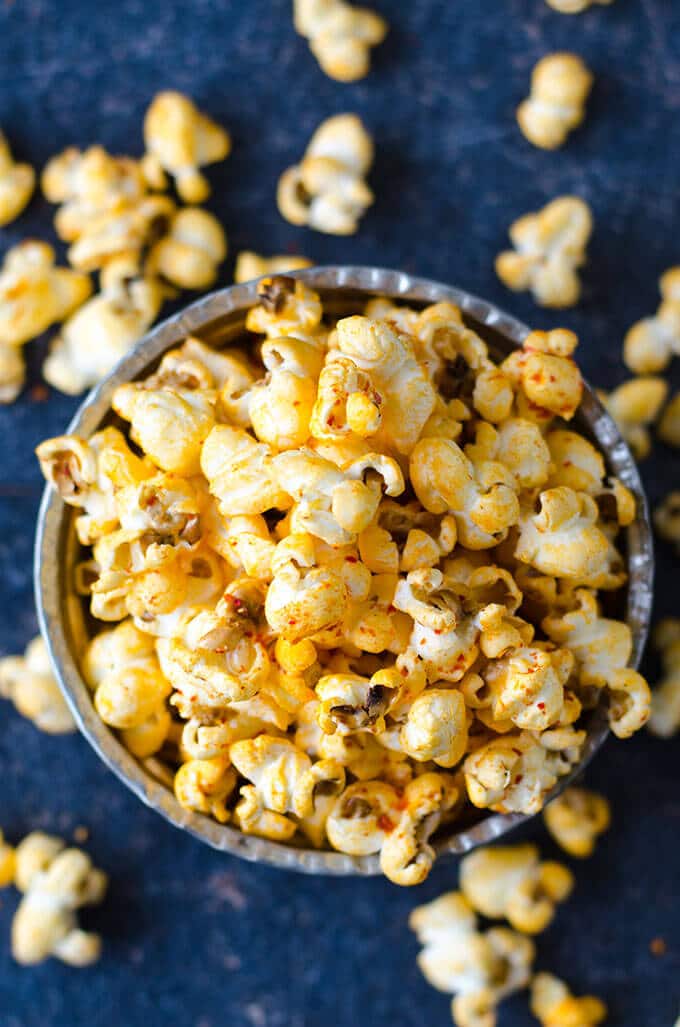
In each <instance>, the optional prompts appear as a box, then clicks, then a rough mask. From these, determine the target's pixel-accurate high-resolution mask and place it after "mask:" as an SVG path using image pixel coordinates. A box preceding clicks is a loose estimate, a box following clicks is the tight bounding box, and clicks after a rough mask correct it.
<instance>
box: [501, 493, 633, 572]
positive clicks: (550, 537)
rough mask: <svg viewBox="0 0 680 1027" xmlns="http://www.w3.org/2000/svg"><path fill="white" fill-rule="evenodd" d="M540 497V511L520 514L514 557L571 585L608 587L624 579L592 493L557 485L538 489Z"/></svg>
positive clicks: (617, 557) (619, 559)
mask: <svg viewBox="0 0 680 1027" xmlns="http://www.w3.org/2000/svg"><path fill="white" fill-rule="evenodd" d="M538 503H539V512H538V513H533V512H532V513H526V514H523V516H522V517H521V518H520V533H519V538H518V540H517V546H516V549H515V557H516V559H518V560H519V561H520V562H521V563H529V564H531V565H532V567H534V568H535V569H536V570H538V571H540V572H541V573H542V574H548V575H551V576H553V577H556V578H567V579H569V580H571V581H573V583H574V584H575V585H589V586H591V587H593V588H604V589H611V588H618V587H620V585H622V584H623V582H624V581H625V573H624V571H623V561H622V559H621V557H620V555H619V554H618V553H617V552H616V550H615V549H614V547H613V546H612V544H611V542H610V541H609V539H608V538H607V536H606V535H605V534H604V532H603V531H602V530H601V528H600V527H599V526H598V518H599V513H598V508H597V504H596V503H595V500H594V499H592V497H591V496H588V495H586V493H585V492H574V490H573V489H570V488H567V487H566V486H565V485H560V486H559V487H558V488H555V489H546V490H545V491H543V492H541V493H540V495H539V496H538Z"/></svg>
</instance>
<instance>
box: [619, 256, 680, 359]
mask: <svg viewBox="0 0 680 1027" xmlns="http://www.w3.org/2000/svg"><path fill="white" fill-rule="evenodd" d="M659 291H660V292H661V304H660V305H659V307H658V309H657V312H656V314H655V315H654V317H645V318H643V319H642V320H641V321H637V322H636V324H634V325H633V327H632V328H630V329H629V330H628V332H627V334H626V338H625V340H624V343H623V359H624V361H625V363H626V365H627V366H628V367H629V368H630V369H631V371H633V373H634V374H658V373H659V371H663V370H664V369H665V368H666V367H667V366H668V364H669V363H670V360H671V357H673V356H678V355H680V267H672V268H670V269H669V270H668V271H666V273H665V274H663V275H662V276H661V278H660V279H659Z"/></svg>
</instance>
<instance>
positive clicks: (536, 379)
mask: <svg viewBox="0 0 680 1027" xmlns="http://www.w3.org/2000/svg"><path fill="white" fill-rule="evenodd" d="M529 378H530V379H531V381H532V382H542V381H543V375H542V374H541V372H540V371H537V372H536V374H531V375H529Z"/></svg>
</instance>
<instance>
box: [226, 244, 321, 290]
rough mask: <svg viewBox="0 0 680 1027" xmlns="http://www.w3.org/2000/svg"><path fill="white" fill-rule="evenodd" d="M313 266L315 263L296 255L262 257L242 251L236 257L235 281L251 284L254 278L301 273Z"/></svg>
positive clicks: (248, 251) (249, 251)
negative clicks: (290, 272)
mask: <svg viewBox="0 0 680 1027" xmlns="http://www.w3.org/2000/svg"><path fill="white" fill-rule="evenodd" d="M313 266H314V262H313V261H311V260H308V258H307V257H301V256H298V255H297V254H294V253H291V254H284V253H282V254H281V255H280V256H276V257H262V256H260V254H259V253H254V252H253V251H252V250H241V252H240V253H239V254H238V255H237V257H236V267H235V268H234V281H235V282H236V283H237V284H240V283H241V282H250V281H252V280H253V278H262V277H263V276H264V275H280V274H285V272H286V271H301V270H302V269H303V268H306V267H313Z"/></svg>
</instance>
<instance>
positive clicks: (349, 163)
mask: <svg viewBox="0 0 680 1027" xmlns="http://www.w3.org/2000/svg"><path fill="white" fill-rule="evenodd" d="M372 163H373V141H372V139H371V137H370V136H369V134H368V133H367V131H366V129H365V128H364V126H363V124H362V123H361V120H360V119H359V118H358V117H357V116H356V114H337V115H335V117H332V118H328V119H327V120H326V121H324V122H322V124H321V125H319V127H318V128H317V130H316V132H315V133H314V135H313V136H312V138H311V140H310V142H309V145H308V146H307V149H306V151H305V155H304V157H303V159H302V161H301V162H300V163H299V164H295V165H293V166H292V167H290V168H288V170H287V171H284V172H283V174H282V175H281V177H280V179H279V184H278V188H277V193H276V202H277V205H278V208H279V211H280V213H281V216H282V217H283V218H285V219H286V221H289V222H290V223H291V224H293V225H307V226H308V227H309V228H314V229H316V231H318V232H326V233H328V234H329V235H353V234H354V233H355V232H356V230H357V228H358V226H359V220H360V218H361V217H362V215H363V214H364V212H365V211H366V210H367V209H368V207H370V206H371V204H372V203H373V193H372V192H371V190H370V189H369V187H368V186H367V184H366V182H365V176H366V174H367V173H368V171H369V170H370V167H371V165H372Z"/></svg>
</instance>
